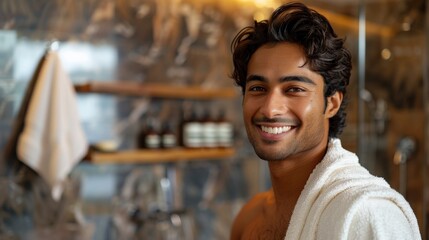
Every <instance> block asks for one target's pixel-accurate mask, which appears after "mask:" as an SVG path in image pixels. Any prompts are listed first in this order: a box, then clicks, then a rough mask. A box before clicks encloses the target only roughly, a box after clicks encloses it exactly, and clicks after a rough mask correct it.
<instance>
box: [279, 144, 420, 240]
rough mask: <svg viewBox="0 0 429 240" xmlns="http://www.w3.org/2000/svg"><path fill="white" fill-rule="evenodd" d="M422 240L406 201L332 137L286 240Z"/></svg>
mask: <svg viewBox="0 0 429 240" xmlns="http://www.w3.org/2000/svg"><path fill="white" fill-rule="evenodd" d="M292 239H293V240H297V239H305V240H311V239H330V240H341V239H378V240H380V239H404V240H405V239H410V240H411V239H413V240H414V239H421V236H420V232H419V227H418V224H417V220H416V217H415V215H414V213H413V210H412V209H411V207H410V205H409V204H408V202H407V201H406V200H405V199H404V198H403V196H402V195H400V194H399V193H398V192H396V191H395V190H393V189H392V188H391V187H390V186H389V184H388V183H387V182H386V181H385V180H384V179H382V178H378V177H375V176H373V175H371V174H370V173H369V172H368V171H367V170H366V169H365V168H363V167H362V166H361V165H360V164H359V162H358V158H357V156H356V155H355V154H353V153H351V152H348V151H347V150H345V149H343V148H342V146H341V141H340V140H339V139H331V141H330V142H329V146H328V151H327V153H326V155H325V157H324V159H323V160H322V161H321V162H320V163H319V164H318V165H317V166H316V168H315V169H314V170H313V172H312V174H311V175H310V177H309V179H308V181H307V183H306V186H305V187H304V190H303V191H302V193H301V195H300V197H299V199H298V202H297V204H296V205H295V209H294V211H293V214H292V218H291V221H290V225H289V228H288V230H287V232H286V237H285V240H292Z"/></svg>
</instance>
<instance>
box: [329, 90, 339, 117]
mask: <svg viewBox="0 0 429 240" xmlns="http://www.w3.org/2000/svg"><path fill="white" fill-rule="evenodd" d="M326 100H327V105H326V111H325V115H326V117H328V118H331V117H333V116H335V114H337V112H338V109H340V106H341V103H342V102H343V93H342V92H338V91H336V92H335V93H334V94H332V95H331V96H329V97H327V99H326Z"/></svg>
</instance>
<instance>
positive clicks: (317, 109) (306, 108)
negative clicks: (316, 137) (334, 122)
mask: <svg viewBox="0 0 429 240" xmlns="http://www.w3.org/2000/svg"><path fill="white" fill-rule="evenodd" d="M291 106H293V108H294V109H295V111H294V112H295V113H296V114H297V115H299V117H300V118H309V117H311V118H314V117H318V116H320V117H321V116H323V109H324V103H323V102H320V101H318V99H315V98H309V99H307V100H305V101H297V102H295V103H293V104H292V105H291ZM310 120H313V119H310Z"/></svg>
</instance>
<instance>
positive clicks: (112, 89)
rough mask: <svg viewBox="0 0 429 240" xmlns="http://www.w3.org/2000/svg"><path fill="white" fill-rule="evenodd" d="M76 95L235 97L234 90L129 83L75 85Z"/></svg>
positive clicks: (104, 82) (192, 97) (95, 82)
mask: <svg viewBox="0 0 429 240" xmlns="http://www.w3.org/2000/svg"><path fill="white" fill-rule="evenodd" d="M75 90H76V92H78V93H104V94H115V95H127V96H148V97H162V98H181V99H184V98H191V99H214V98H220V99H221V98H233V97H236V96H237V91H236V89H235V88H233V87H230V88H203V87H196V86H174V85H165V84H150V83H136V82H130V81H114V82H106V81H90V82H87V83H84V84H76V85H75Z"/></svg>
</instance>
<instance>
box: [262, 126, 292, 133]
mask: <svg viewBox="0 0 429 240" xmlns="http://www.w3.org/2000/svg"><path fill="white" fill-rule="evenodd" d="M260 128H261V130H262V132H264V133H268V134H275V135H278V134H282V133H285V132H288V131H290V130H291V129H292V126H278V127H269V126H263V125H260Z"/></svg>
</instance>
